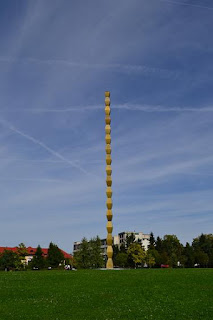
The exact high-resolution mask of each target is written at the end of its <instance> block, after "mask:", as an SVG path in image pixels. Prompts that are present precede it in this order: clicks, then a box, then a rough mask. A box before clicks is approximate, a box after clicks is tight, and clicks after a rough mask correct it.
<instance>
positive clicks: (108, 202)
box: [105, 91, 113, 269]
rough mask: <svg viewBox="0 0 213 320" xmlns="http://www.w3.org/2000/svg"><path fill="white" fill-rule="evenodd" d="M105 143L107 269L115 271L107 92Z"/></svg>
mask: <svg viewBox="0 0 213 320" xmlns="http://www.w3.org/2000/svg"><path fill="white" fill-rule="evenodd" d="M105 123H106V126H105V133H106V135H105V141H106V185H107V188H106V196H107V200H106V206H107V214H106V216H107V226H106V228H107V240H106V241H107V264H106V268H107V269H113V261H112V255H113V250H112V242H113V238H112V229H113V227H112V188H111V186H112V176H111V175H112V168H111V163H112V159H111V135H110V134H111V127H110V124H111V118H110V93H109V91H106V92H105Z"/></svg>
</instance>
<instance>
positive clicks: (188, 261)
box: [183, 242, 195, 268]
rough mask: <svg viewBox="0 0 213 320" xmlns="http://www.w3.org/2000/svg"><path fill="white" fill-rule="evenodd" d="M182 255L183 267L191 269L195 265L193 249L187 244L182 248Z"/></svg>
mask: <svg viewBox="0 0 213 320" xmlns="http://www.w3.org/2000/svg"><path fill="white" fill-rule="evenodd" d="M183 254H184V257H185V263H184V266H185V267H187V268H193V267H194V264H195V252H194V248H193V247H192V246H191V245H190V244H189V243H188V242H187V243H186V246H185V247H184V250H183Z"/></svg>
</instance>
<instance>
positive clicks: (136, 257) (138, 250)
mask: <svg viewBox="0 0 213 320" xmlns="http://www.w3.org/2000/svg"><path fill="white" fill-rule="evenodd" d="M127 253H128V255H129V256H130V258H131V259H132V260H133V262H134V264H135V268H136V267H137V266H138V265H141V264H142V263H144V262H145V256H146V254H145V250H144V249H143V248H142V247H141V245H140V244H139V243H132V244H130V246H129V248H128V250H127Z"/></svg>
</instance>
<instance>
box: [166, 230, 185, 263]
mask: <svg viewBox="0 0 213 320" xmlns="http://www.w3.org/2000/svg"><path fill="white" fill-rule="evenodd" d="M162 249H163V252H165V253H166V254H167V255H168V264H169V265H170V267H176V266H177V262H178V261H180V259H181V255H182V252H183V246H182V244H181V243H180V241H179V239H178V238H177V237H176V236H175V235H170V234H167V235H165V236H164V237H163V241H162Z"/></svg>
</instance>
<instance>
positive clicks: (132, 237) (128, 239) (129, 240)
mask: <svg viewBox="0 0 213 320" xmlns="http://www.w3.org/2000/svg"><path fill="white" fill-rule="evenodd" d="M134 242H135V235H134V233H131V234H127V235H126V240H125V248H126V250H128V248H129V246H130V245H131V244H132V243H134Z"/></svg>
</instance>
